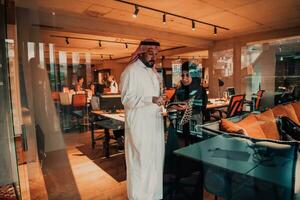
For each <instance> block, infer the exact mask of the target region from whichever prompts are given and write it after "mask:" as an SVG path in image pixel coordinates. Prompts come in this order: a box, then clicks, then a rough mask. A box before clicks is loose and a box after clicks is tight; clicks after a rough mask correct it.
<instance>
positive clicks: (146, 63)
mask: <svg viewBox="0 0 300 200" xmlns="http://www.w3.org/2000/svg"><path fill="white" fill-rule="evenodd" d="M144 64H145V65H146V67H148V68H153V66H154V61H153V60H150V61H149V62H148V61H146V62H145V63H144Z"/></svg>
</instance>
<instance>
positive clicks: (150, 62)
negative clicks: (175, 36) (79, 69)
mask: <svg viewBox="0 0 300 200" xmlns="http://www.w3.org/2000/svg"><path fill="white" fill-rule="evenodd" d="M159 47H160V44H159V42H157V41H155V40H152V39H147V40H143V41H141V42H140V45H139V47H138V48H137V50H136V51H135V52H134V53H133V54H132V57H131V59H130V62H129V65H128V66H127V67H126V69H125V70H124V72H123V73H122V75H121V82H120V89H121V90H120V91H121V99H122V103H123V105H124V109H125V119H126V120H125V157H126V166H127V194H128V198H129V200H158V199H163V161H164V151H165V149H164V147H165V143H164V127H163V116H162V114H161V112H160V111H161V108H160V106H161V105H163V104H164V103H165V100H164V98H163V97H162V96H161V94H160V85H159V78H158V75H157V72H156V70H154V68H155V66H154V65H155V61H156V56H157V53H158V50H159Z"/></svg>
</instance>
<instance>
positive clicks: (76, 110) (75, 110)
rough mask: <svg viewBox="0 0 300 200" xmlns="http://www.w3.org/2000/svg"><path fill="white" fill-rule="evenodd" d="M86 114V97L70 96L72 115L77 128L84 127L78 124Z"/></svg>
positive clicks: (83, 95)
mask: <svg viewBox="0 0 300 200" xmlns="http://www.w3.org/2000/svg"><path fill="white" fill-rule="evenodd" d="M86 114H87V96H86V94H74V95H73V96H72V115H74V116H75V117H76V118H77V127H79V128H80V129H81V128H82V127H83V126H84V125H85V124H84V123H80V122H79V120H80V119H84V117H85V115H86Z"/></svg>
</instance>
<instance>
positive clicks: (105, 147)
mask: <svg viewBox="0 0 300 200" xmlns="http://www.w3.org/2000/svg"><path fill="white" fill-rule="evenodd" d="M104 134H105V136H104V142H103V151H104V155H105V157H106V158H109V156H110V153H109V140H110V137H109V129H107V128H105V129H104Z"/></svg>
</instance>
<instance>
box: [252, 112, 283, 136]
mask: <svg viewBox="0 0 300 200" xmlns="http://www.w3.org/2000/svg"><path fill="white" fill-rule="evenodd" d="M255 117H256V119H257V121H258V123H259V125H260V127H261V128H262V130H263V132H264V134H265V136H266V138H268V139H273V140H279V139H280V134H279V132H278V129H277V125H276V119H275V117H274V115H273V112H272V110H271V109H268V110H266V111H265V112H263V113H261V114H258V115H256V116H255Z"/></svg>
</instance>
